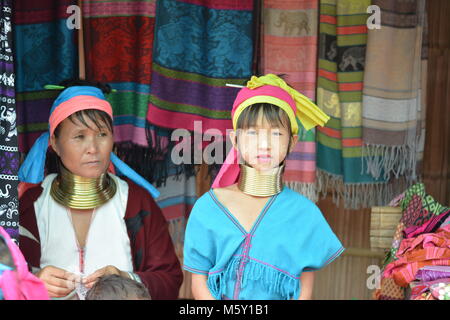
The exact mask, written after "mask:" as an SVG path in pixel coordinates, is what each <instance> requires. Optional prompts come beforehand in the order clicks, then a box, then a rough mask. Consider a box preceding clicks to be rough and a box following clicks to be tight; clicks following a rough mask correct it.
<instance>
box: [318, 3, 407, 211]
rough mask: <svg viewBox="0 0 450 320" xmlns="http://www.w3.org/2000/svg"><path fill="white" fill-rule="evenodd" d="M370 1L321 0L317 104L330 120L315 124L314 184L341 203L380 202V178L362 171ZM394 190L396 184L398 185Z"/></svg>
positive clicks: (386, 196) (383, 190)
mask: <svg viewBox="0 0 450 320" xmlns="http://www.w3.org/2000/svg"><path fill="white" fill-rule="evenodd" d="M370 5H371V1H369V0H364V1H359V0H339V1H337V0H321V1H320V21H319V22H320V24H319V54H318V56H319V61H318V80H317V105H318V106H319V107H320V108H322V110H323V111H324V112H325V113H327V114H328V115H329V116H330V117H331V120H330V121H328V123H327V125H326V126H325V127H323V128H317V133H316V135H317V142H318V143H317V167H318V186H319V188H318V189H319V191H320V192H321V193H326V192H327V191H328V190H330V189H331V190H333V201H334V202H335V203H339V201H340V200H341V199H342V200H343V203H344V206H345V207H346V208H353V209H357V208H361V207H363V208H368V207H371V206H376V205H385V204H386V203H388V202H389V200H391V199H390V197H391V196H392V194H398V193H399V192H395V191H392V190H390V189H389V187H388V186H387V184H386V183H385V182H386V181H385V180H383V179H378V180H377V179H375V178H373V177H372V176H371V175H370V174H367V173H366V172H364V170H363V169H364V168H363V166H362V164H363V162H362V159H363V157H364V154H363V152H362V144H363V140H362V131H361V124H362V110H363V104H362V89H363V79H364V73H365V65H366V63H365V57H366V45H367V20H368V18H369V15H368V13H367V8H368V7H369V6H370ZM398 191H400V190H398Z"/></svg>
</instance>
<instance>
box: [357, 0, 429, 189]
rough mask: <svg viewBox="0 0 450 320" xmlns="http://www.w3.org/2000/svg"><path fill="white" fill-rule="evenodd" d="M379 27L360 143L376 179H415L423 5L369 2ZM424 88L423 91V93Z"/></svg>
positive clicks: (420, 128) (420, 141)
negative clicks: (375, 10)
mask: <svg viewBox="0 0 450 320" xmlns="http://www.w3.org/2000/svg"><path fill="white" fill-rule="evenodd" d="M373 4H374V5H378V6H379V7H380V9H381V28H380V29H375V30H370V31H369V33H368V44H367V57H366V59H367V60H366V72H365V76H364V98H363V100H364V109H363V140H364V151H365V153H366V154H368V155H369V156H368V157H366V158H365V160H366V166H365V167H366V169H367V172H368V173H370V174H371V175H372V176H374V177H375V178H378V177H379V176H381V175H383V178H384V179H388V178H390V177H391V176H394V177H399V176H402V175H405V176H406V177H407V179H408V180H415V179H416V178H417V173H416V168H417V162H418V161H420V157H421V153H422V152H423V148H424V141H425V139H424V137H425V132H424V131H425V128H424V126H425V121H424V115H425V103H424V101H425V93H426V50H424V49H426V46H424V44H425V41H424V36H423V34H424V31H425V30H426V29H425V28H424V27H425V17H426V15H425V0H415V1H405V0H394V1H385V0H373ZM424 87H425V88H424Z"/></svg>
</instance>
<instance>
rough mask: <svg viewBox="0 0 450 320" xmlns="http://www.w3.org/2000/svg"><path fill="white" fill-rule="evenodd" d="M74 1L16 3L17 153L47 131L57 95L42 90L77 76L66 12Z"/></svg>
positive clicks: (71, 35)
mask: <svg viewBox="0 0 450 320" xmlns="http://www.w3.org/2000/svg"><path fill="white" fill-rule="evenodd" d="M74 4H76V1H74V0H41V1H27V0H15V1H14V11H13V25H14V47H15V52H14V54H15V56H14V61H15V72H16V103H17V130H18V133H19V151H21V152H28V150H29V149H30V148H31V146H32V145H33V143H34V141H35V140H36V139H37V137H39V136H40V135H41V133H42V132H43V131H45V130H47V129H48V116H49V113H50V107H51V105H52V102H53V100H54V99H55V97H56V95H57V94H58V93H57V92H55V91H52V90H45V89H44V85H46V84H57V83H59V82H60V81H62V80H65V79H69V78H73V77H76V76H77V73H78V70H77V68H78V63H77V61H78V58H77V50H76V42H75V31H76V29H75V28H69V27H68V24H67V19H68V18H69V17H70V13H67V9H68V7H69V6H70V5H74Z"/></svg>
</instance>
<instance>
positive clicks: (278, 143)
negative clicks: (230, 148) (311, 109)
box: [230, 103, 297, 170]
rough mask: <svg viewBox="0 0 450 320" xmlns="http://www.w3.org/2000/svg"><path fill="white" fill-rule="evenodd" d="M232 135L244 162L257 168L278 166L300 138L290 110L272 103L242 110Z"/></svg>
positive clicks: (266, 168)
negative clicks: (293, 126) (288, 113)
mask: <svg viewBox="0 0 450 320" xmlns="http://www.w3.org/2000/svg"><path fill="white" fill-rule="evenodd" d="M230 138H231V141H232V142H233V145H234V146H235V147H236V149H237V150H239V154H240V155H241V158H242V160H243V161H244V163H245V164H246V165H249V166H251V167H253V168H255V169H257V170H268V169H271V168H275V167H278V166H279V165H280V164H281V163H282V162H283V161H284V160H285V158H286V156H287V155H288V153H289V152H290V151H291V150H292V148H293V147H294V145H295V143H296V141H297V135H295V134H293V132H292V128H291V122H290V120H289V116H288V115H287V113H286V112H285V111H284V110H283V109H281V108H280V107H278V106H276V105H273V104H270V103H256V104H253V105H251V106H249V107H247V108H246V109H245V110H243V111H242V113H241V114H240V115H239V118H238V119H237V122H236V131H232V132H231V133H230Z"/></svg>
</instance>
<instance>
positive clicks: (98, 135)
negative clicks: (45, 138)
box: [50, 117, 114, 178]
mask: <svg viewBox="0 0 450 320" xmlns="http://www.w3.org/2000/svg"><path fill="white" fill-rule="evenodd" d="M85 121H86V124H87V125H88V126H86V125H84V124H83V123H81V122H80V121H79V120H78V119H76V118H75V117H74V118H73V119H72V120H71V119H69V118H67V119H65V120H63V121H62V122H61V123H60V124H59V127H60V129H59V134H58V137H55V135H54V134H53V135H52V137H51V139H50V143H51V146H52V148H53V150H55V152H56V153H57V154H58V156H59V157H60V159H61V162H62V163H63V165H64V166H65V167H66V168H67V169H68V170H69V171H70V172H72V173H73V174H75V175H78V176H81V177H85V178H98V177H99V176H100V175H101V174H103V173H105V172H106V170H107V169H108V167H109V163H110V153H111V151H112V148H113V143H114V140H113V135H112V132H111V131H110V130H109V129H108V127H107V126H106V124H103V126H101V127H100V128H98V127H97V126H96V125H95V123H94V122H93V121H92V120H90V119H89V118H88V117H85Z"/></svg>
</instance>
